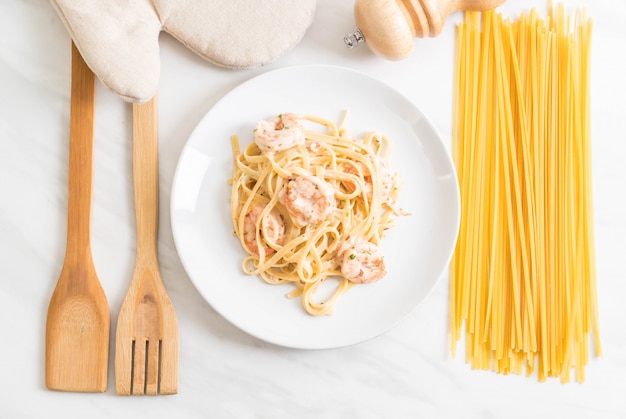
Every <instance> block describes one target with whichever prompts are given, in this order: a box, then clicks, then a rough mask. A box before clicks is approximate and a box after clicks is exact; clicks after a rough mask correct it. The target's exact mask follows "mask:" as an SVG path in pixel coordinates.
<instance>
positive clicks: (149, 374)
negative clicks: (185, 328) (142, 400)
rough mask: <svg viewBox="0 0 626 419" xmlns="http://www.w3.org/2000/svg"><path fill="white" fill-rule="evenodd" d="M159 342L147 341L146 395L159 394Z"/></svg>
mask: <svg viewBox="0 0 626 419" xmlns="http://www.w3.org/2000/svg"><path fill="white" fill-rule="evenodd" d="M159 347H160V341H159V340H149V341H146V367H147V370H146V378H145V387H144V388H145V391H144V394H150V395H155V394H159Z"/></svg>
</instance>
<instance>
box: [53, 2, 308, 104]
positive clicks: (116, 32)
mask: <svg viewBox="0 0 626 419" xmlns="http://www.w3.org/2000/svg"><path fill="white" fill-rule="evenodd" d="M51 2H52V4H53V5H54V7H55V9H56V10H57V12H58V13H59V15H60V16H61V19H62V20H63V23H64V24H65V26H66V28H67V30H68V31H69V33H70V36H71V37H72V39H73V41H74V43H75V44H76V46H77V48H78V50H79V51H80V53H81V54H82V56H83V58H84V59H85V61H86V62H87V64H88V65H89V67H90V68H91V69H92V71H93V72H94V73H95V74H96V76H97V77H98V78H99V79H100V80H101V81H102V83H103V84H104V85H106V86H107V87H109V88H110V89H111V90H113V91H114V92H116V93H117V94H119V95H120V96H121V97H122V98H123V99H125V100H127V101H132V102H145V101H147V100H149V99H150V98H151V97H152V96H153V95H154V93H155V92H156V90H157V86H158V82H159V74H160V60H159V34H160V32H161V31H165V32H167V33H169V34H170V35H172V36H173V37H174V38H176V39H177V40H178V41H180V42H181V43H182V44H184V45H185V46H186V47H187V48H189V49H190V50H192V51H193V52H195V53H196V54H198V55H199V56H200V57H202V58H204V59H205V60H207V61H209V62H211V63H213V64H215V65H218V66H221V67H226V68H233V69H246V68H252V67H256V66H260V65H264V64H268V63H270V62H272V61H273V60H275V59H276V58H278V57H279V56H280V55H281V54H283V53H284V52H286V51H287V50H289V49H291V48H292V47H294V46H295V45H296V44H297V43H298V42H299V41H300V40H301V39H302V37H303V36H304V33H305V32H306V30H307V28H308V27H309V26H310V24H311V22H312V21H313V16H314V13H315V2H316V0H260V1H256V0H51Z"/></svg>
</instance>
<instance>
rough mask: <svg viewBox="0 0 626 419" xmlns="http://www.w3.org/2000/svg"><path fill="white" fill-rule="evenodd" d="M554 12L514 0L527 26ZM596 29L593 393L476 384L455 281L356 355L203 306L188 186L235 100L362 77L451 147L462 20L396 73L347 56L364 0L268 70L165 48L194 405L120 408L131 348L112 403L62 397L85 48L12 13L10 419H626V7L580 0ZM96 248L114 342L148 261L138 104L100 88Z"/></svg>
mask: <svg viewBox="0 0 626 419" xmlns="http://www.w3.org/2000/svg"><path fill="white" fill-rule="evenodd" d="M533 4H535V5H538V7H539V8H540V10H545V9H546V5H547V2H544V1H528V2H521V1H515V0H509V2H508V3H507V4H505V5H504V6H503V7H502V8H501V10H502V11H503V12H505V13H507V14H510V15H514V14H516V13H518V12H520V11H522V10H527V8H528V7H530V5H533ZM565 4H566V5H567V6H568V7H571V6H583V5H586V6H587V7H588V14H589V16H590V17H592V18H593V19H594V21H595V26H594V37H593V47H592V48H593V53H592V57H593V58H592V61H593V63H592V124H593V128H592V135H593V165H594V167H593V169H594V178H593V185H594V199H595V217H596V218H595V221H596V240H597V259H598V265H597V273H598V291H599V303H600V320H601V335H602V343H603V345H604V348H603V349H604V357H603V358H601V359H596V358H594V357H591V358H590V362H589V365H588V366H587V368H586V373H587V380H586V382H585V383H584V384H576V383H570V384H566V385H562V384H560V382H559V381H558V380H554V379H552V380H549V381H548V382H546V383H539V382H538V381H537V379H536V377H530V378H527V377H524V376H515V375H512V376H502V375H497V374H495V373H493V372H479V371H472V370H471V369H470V368H469V366H468V365H467V364H465V362H464V360H463V356H462V354H463V351H460V354H461V355H460V356H457V358H455V359H452V358H451V356H450V352H449V346H448V328H447V313H448V303H447V295H448V291H447V286H448V281H447V278H445V277H444V278H442V279H441V281H440V282H439V284H438V286H437V288H436V290H435V291H434V293H433V294H432V295H431V296H430V297H429V298H428V300H427V301H426V302H425V303H424V304H423V305H421V306H420V307H419V308H418V309H417V310H415V311H414V313H413V314H412V315H411V316H410V317H409V318H408V319H406V321H404V322H403V323H402V324H400V325H399V326H398V327H396V328H395V329H393V330H391V331H390V332H388V333H386V334H384V335H383V336H380V337H378V338H375V339H373V340H370V341H367V342H365V343H362V344H358V345H355V346H352V347H347V348H342V349H336V350H323V351H302V350H291V349H284V348H280V347H276V346H273V345H270V344H267V343H264V342H262V341H258V340H256V339H255V338H252V337H250V336H249V335H247V334H246V333H244V332H242V331H240V330H238V329H236V328H235V327H233V326H232V325H231V324H229V323H228V322H227V321H226V320H224V319H223V318H221V317H220V316H219V315H218V314H217V313H216V312H215V311H214V310H213V309H212V308H211V307H210V306H209V305H208V304H207V303H206V302H205V301H204V300H203V299H202V298H201V297H200V295H199V294H198V293H197V292H196V290H195V288H194V286H193V285H192V283H191V282H190V280H189V278H188V277H187V275H186V273H185V271H184V269H183V267H182V265H181V263H180V261H179V258H178V256H177V253H176V250H175V248H174V243H173V240H172V233H171V228H170V221H169V215H170V214H169V199H170V191H171V185H172V177H173V174H174V170H175V167H176V163H177V160H178V156H179V153H180V151H181V149H182V147H183V145H184V143H185V140H186V139H187V137H188V136H189V134H190V133H191V131H192V129H193V128H194V126H195V124H196V123H197V122H198V121H199V120H200V118H201V117H202V116H203V115H204V114H205V113H206V112H207V111H208V110H209V109H210V108H211V106H212V105H213V104H214V103H215V102H216V101H217V100H218V99H219V98H220V97H221V96H222V95H224V94H225V93H226V92H228V91H229V90H230V89H232V88H233V87H235V86H237V85H238V84H239V83H241V82H243V81H245V80H247V79H249V78H250V77H252V76H254V75H257V74H260V73H262V72H265V71H268V70H271V69H275V68H279V67H283V66H287V65H292V64H302V63H330V64H338V65H342V66H346V67H350V68H355V69H359V70H362V71H364V72H366V73H368V74H370V75H372V76H374V77H377V78H380V79H382V80H384V81H386V82H388V83H390V84H391V85H392V86H394V87H396V88H397V89H399V90H401V91H402V92H404V93H405V94H406V95H407V96H408V97H409V98H411V99H412V100H413V101H414V102H415V103H416V104H417V106H419V107H420V108H422V109H423V110H424V111H425V112H426V114H428V116H429V117H430V118H431V119H432V121H433V122H434V124H435V125H436V127H437V129H438V130H439V131H440V132H441V134H442V135H443V137H444V138H445V139H446V142H447V143H448V144H449V139H450V135H451V98H452V70H453V69H452V65H453V49H454V37H453V34H454V22H458V21H459V20H460V17H461V16H460V15H459V14H458V13H457V14H453V15H452V16H450V18H449V19H448V24H447V25H446V27H445V29H444V32H443V33H442V34H441V36H440V37H438V38H434V39H426V40H419V41H417V42H416V48H415V51H414V53H413V54H412V56H411V57H410V58H408V59H407V60H404V61H401V62H395V63H391V62H385V61H383V60H381V59H379V58H377V57H375V56H374V55H372V54H371V53H370V52H369V51H368V50H367V49H365V48H361V49H358V50H354V51H350V50H347V49H345V47H344V46H343V43H342V37H343V35H344V34H345V33H346V32H349V31H351V30H352V29H353V15H352V1H349V0H343V1H334V0H319V3H318V10H317V15H316V18H315V21H314V24H313V25H312V27H311V28H310V30H309V31H308V32H307V34H306V36H305V38H304V39H303V41H302V42H301V43H300V44H299V45H298V46H297V47H296V48H295V49H294V50H292V51H290V52H289V53H288V54H286V55H284V56H283V57H282V58H280V59H279V60H278V61H276V62H275V63H273V64H272V65H269V66H267V67H265V68H258V69H254V70H249V71H230V70H224V69H220V68H217V67H214V66H212V65H210V64H208V63H206V62H203V61H202V60H200V59H199V58H197V57H196V56H194V55H193V54H192V53H190V52H189V51H188V50H186V49H185V48H183V47H182V46H181V45H180V44H178V43H177V42H175V41H174V40H173V39H172V38H171V37H169V36H166V35H164V36H162V37H161V40H160V43H161V47H162V49H161V62H162V75H161V83H160V90H159V92H160V120H159V124H160V163H161V166H160V193H161V205H160V213H161V219H160V238H159V254H160V260H161V264H162V273H163V277H164V278H165V283H166V286H167V288H168V290H169V292H170V295H171V297H172V300H173V302H174V304H175V306H176V309H177V313H178V319H179V323H180V370H179V374H180V381H179V394H178V395H175V396H167V397H166V396H161V397H143V398H140V397H119V396H117V395H115V391H114V378H113V377H114V375H113V367H112V360H113V352H111V356H110V360H111V363H110V369H109V389H108V390H107V392H106V393H104V394H77V393H62V392H53V391H49V390H47V389H46V387H45V384H44V337H45V320H46V310H47V306H48V301H49V298H50V295H51V293H52V290H53V288H54V285H55V283H56V279H57V277H58V275H59V273H60V269H61V265H62V262H63V256H64V251H65V234H66V231H65V229H66V210H67V163H68V126H69V123H68V121H69V85H70V71H69V68H70V67H69V66H70V48H69V46H70V43H69V42H70V40H69V36H68V34H67V32H66V31H65V28H64V27H63V25H62V23H61V20H60V19H59V17H58V16H57V15H56V13H55V11H54V9H53V8H52V6H51V5H50V3H49V2H48V0H2V2H1V3H0V335H1V338H0V418H2V419H13V418H41V417H45V416H48V415H53V416H54V417H57V416H58V417H66V418H78V417H84V416H85V415H87V417H90V418H93V419H96V418H101V417H102V418H104V417H120V418H124V417H152V418H160V417H177V418H187V417H189V418H195V417H211V418H319V417H330V418H416V417H425V418H437V417H441V418H527V417H537V418H548V417H549V418H554V417H556V418H591V417H592V418H626V397H625V396H624V395H625V394H626V328H625V327H624V324H625V321H626V304H625V303H624V300H625V298H626V268H625V266H626V265H625V264H624V257H625V255H626V241H625V237H626V224H625V222H624V220H625V215H626V199H625V198H624V193H625V186H626V175H625V174H624V173H626V170H625V167H626V133H625V132H626V131H625V130H624V121H625V120H626V101H625V100H624V98H625V96H626V83H625V81H624V80H625V76H624V75H625V74H626V23H625V22H626V2H622V1H619V0H612V1H584V0H572V1H566V2H565ZM96 106H97V108H96V113H97V114H96V149H95V167H94V194H93V228H92V242H93V244H92V246H93V252H94V260H95V264H96V269H97V271H98V275H99V277H100V279H101V281H102V284H103V287H104V290H105V292H106V294H107V297H108V300H109V304H110V307H111V314H112V323H111V324H112V329H113V327H114V325H115V321H116V317H117V312H118V310H119V307H120V305H121V301H122V298H123V296H124V294H125V292H126V289H127V285H128V282H129V280H130V277H131V273H132V269H133V264H134V250H135V232H134V225H135V222H134V212H133V211H134V210H133V199H132V168H131V147H130V129H131V119H130V107H129V104H127V103H124V102H122V100H121V99H119V98H118V97H117V96H115V95H114V94H113V93H111V92H110V91H108V90H106V89H105V88H104V87H103V86H102V85H101V84H99V85H98V91H97V105H96Z"/></svg>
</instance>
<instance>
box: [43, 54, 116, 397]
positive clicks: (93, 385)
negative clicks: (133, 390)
mask: <svg viewBox="0 0 626 419" xmlns="http://www.w3.org/2000/svg"><path fill="white" fill-rule="evenodd" d="M95 87H96V85H95V76H94V74H93V73H92V72H91V70H90V69H89V67H88V66H87V64H85V62H84V61H83V58H82V57H81V55H80V53H79V52H78V50H77V48H76V46H75V45H74V44H73V43H72V84H71V104H70V153H69V154H70V155H69V188H68V211H67V212H68V220H67V244H66V253H65V260H64V263H63V268H62V270H61V275H60V277H59V279H58V281H57V285H56V287H55V289H54V292H53V294H52V297H51V299H50V304H49V306H48V317H47V322H46V386H47V387H48V388H49V389H51V390H64V391H79V392H103V391H105V390H106V388H107V367H108V359H109V329H110V315H109V306H108V303H107V299H106V296H105V294H104V291H103V290H102V287H101V285H100V282H99V280H98V277H97V275H96V271H95V268H94V265H93V259H92V255H91V244H90V226H91V195H92V194H91V188H92V183H93V182H92V180H93V179H92V175H93V131H94V126H93V123H94V100H95Z"/></svg>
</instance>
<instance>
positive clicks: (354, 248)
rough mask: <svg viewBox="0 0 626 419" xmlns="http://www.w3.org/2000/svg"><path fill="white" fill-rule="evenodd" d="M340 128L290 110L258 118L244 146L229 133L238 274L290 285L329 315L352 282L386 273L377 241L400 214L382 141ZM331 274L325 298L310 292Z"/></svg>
mask: <svg viewBox="0 0 626 419" xmlns="http://www.w3.org/2000/svg"><path fill="white" fill-rule="evenodd" d="M342 124H343V123H342ZM342 124H340V125H339V126H338V125H336V124H335V123H333V122H331V121H329V120H326V119H323V118H320V117H316V116H298V115H294V114H290V113H288V114H282V115H278V116H277V117H275V118H270V119H268V120H263V121H260V122H259V123H258V124H257V127H256V129H255V131H254V139H255V141H254V142H252V143H250V145H248V146H247V147H246V148H245V149H243V150H240V147H239V140H238V138H237V137H236V136H233V137H232V146H233V159H234V160H233V161H234V172H233V177H232V179H231V185H232V192H231V211H232V214H231V215H232V222H233V226H234V230H235V231H234V232H235V235H236V236H237V237H238V238H239V240H240V242H241V246H242V248H243V249H244V250H245V251H246V253H247V256H246V257H245V258H244V259H243V262H242V268H243V271H244V272H245V273H246V274H248V275H258V276H260V277H261V278H262V279H263V280H264V281H265V282H267V283H269V284H291V285H293V289H292V290H291V291H290V292H289V293H288V296H289V297H291V298H294V297H300V298H301V300H302V304H303V306H304V309H305V310H306V311H307V312H308V313H309V314H311V315H316V316H318V315H324V314H331V313H332V312H333V309H334V306H335V304H336V302H337V300H338V299H339V298H340V297H341V295H343V294H344V293H345V292H346V291H347V290H348V289H350V287H352V286H353V285H354V284H363V283H371V282H375V281H377V280H379V279H381V278H382V277H383V276H384V275H385V273H386V270H385V266H384V257H383V255H382V252H381V249H380V243H381V240H382V238H383V235H384V233H385V230H387V229H389V228H391V227H392V226H393V225H394V218H395V217H394V216H395V215H400V214H405V212H404V211H403V210H402V209H400V208H399V207H398V206H397V205H396V195H397V193H398V180H397V176H396V175H395V173H393V172H392V171H391V170H390V169H389V167H388V160H387V158H388V154H389V150H390V141H389V139H388V138H387V137H386V136H385V135H383V134H381V133H378V132H372V133H370V134H368V135H366V136H365V138H363V139H362V140H354V139H352V138H350V137H349V136H348V134H347V133H346V131H345V130H344V129H343V128H342V126H341V125H342ZM329 279H333V280H336V286H335V287H334V288H333V291H332V292H331V295H330V296H328V297H325V298H319V297H316V292H317V291H318V290H319V287H320V285H321V284H322V283H323V282H324V281H327V280H329Z"/></svg>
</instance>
